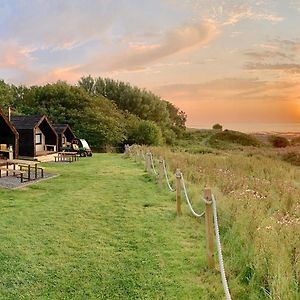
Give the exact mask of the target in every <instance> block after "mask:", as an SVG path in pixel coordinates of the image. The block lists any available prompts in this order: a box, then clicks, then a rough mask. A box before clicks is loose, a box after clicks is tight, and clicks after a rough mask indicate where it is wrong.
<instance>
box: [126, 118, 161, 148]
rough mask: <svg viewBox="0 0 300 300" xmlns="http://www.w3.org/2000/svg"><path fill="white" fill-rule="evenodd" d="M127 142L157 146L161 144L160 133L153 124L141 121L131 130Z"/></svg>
mask: <svg viewBox="0 0 300 300" xmlns="http://www.w3.org/2000/svg"><path fill="white" fill-rule="evenodd" d="M129 140H130V141H131V142H135V143H137V144H142V145H159V144H161V143H162V133H161V130H160V128H159V127H158V126H157V125H156V124H155V123H154V122H151V121H144V120H142V121H139V122H138V123H137V127H136V128H134V129H133V130H132V132H131V134H130V136H129Z"/></svg>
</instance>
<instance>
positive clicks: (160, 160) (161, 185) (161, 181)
mask: <svg viewBox="0 0 300 300" xmlns="http://www.w3.org/2000/svg"><path fill="white" fill-rule="evenodd" d="M163 164H164V160H163V158H162V157H160V158H159V169H158V175H159V177H158V182H159V188H160V190H161V191H162V189H163V179H164V165H163Z"/></svg>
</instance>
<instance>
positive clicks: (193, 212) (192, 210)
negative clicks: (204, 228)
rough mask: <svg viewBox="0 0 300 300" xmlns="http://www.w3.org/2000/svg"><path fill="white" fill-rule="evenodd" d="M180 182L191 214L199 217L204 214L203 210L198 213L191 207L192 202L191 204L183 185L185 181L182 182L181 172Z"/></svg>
mask: <svg viewBox="0 0 300 300" xmlns="http://www.w3.org/2000/svg"><path fill="white" fill-rule="evenodd" d="M181 184H182V187H183V193H184V195H185V199H186V202H187V204H188V206H189V208H190V210H191V212H192V214H193V215H194V216H195V217H199V218H201V217H202V216H203V215H204V214H205V211H204V212H202V213H201V214H198V213H196V212H195V211H194V209H193V207H192V204H191V201H190V199H189V196H188V192H187V189H186V186H185V182H184V178H183V175H182V173H181Z"/></svg>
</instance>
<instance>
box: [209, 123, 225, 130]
mask: <svg viewBox="0 0 300 300" xmlns="http://www.w3.org/2000/svg"><path fill="white" fill-rule="evenodd" d="M212 129H214V130H222V129H223V126H222V125H221V124H219V123H217V124H215V125H214V126H213V127H212Z"/></svg>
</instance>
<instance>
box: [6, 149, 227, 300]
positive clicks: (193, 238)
mask: <svg viewBox="0 0 300 300" xmlns="http://www.w3.org/2000/svg"><path fill="white" fill-rule="evenodd" d="M45 166H46V168H47V170H49V171H51V172H55V173H58V174H60V176H58V177H56V178H53V179H50V180H47V181H44V182H41V183H38V184H35V185H31V186H28V187H26V188H24V189H21V190H14V191H8V190H0V212H1V217H0V299H222V298H223V291H222V287H221V283H220V278H219V274H218V273H214V272H211V271H209V270H207V267H206V259H205V239H204V226H203V224H201V223H200V222H199V221H197V220H195V219H194V218H193V217H191V216H190V215H189V214H188V212H187V210H184V214H183V216H182V217H180V218H177V217H176V215H175V202H174V199H173V198H174V195H172V194H169V193H167V192H163V193H161V192H159V189H158V186H157V185H156V184H155V182H154V179H152V178H150V177H149V176H148V175H146V174H145V172H144V171H143V168H142V166H141V165H138V164H136V163H134V162H133V161H131V160H129V159H124V158H123V157H122V156H121V155H114V154H98V155H95V156H94V157H93V158H91V159H89V158H86V159H82V160H81V161H80V162H78V163H73V164H66V165H59V164H51V163H50V164H46V165H45Z"/></svg>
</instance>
